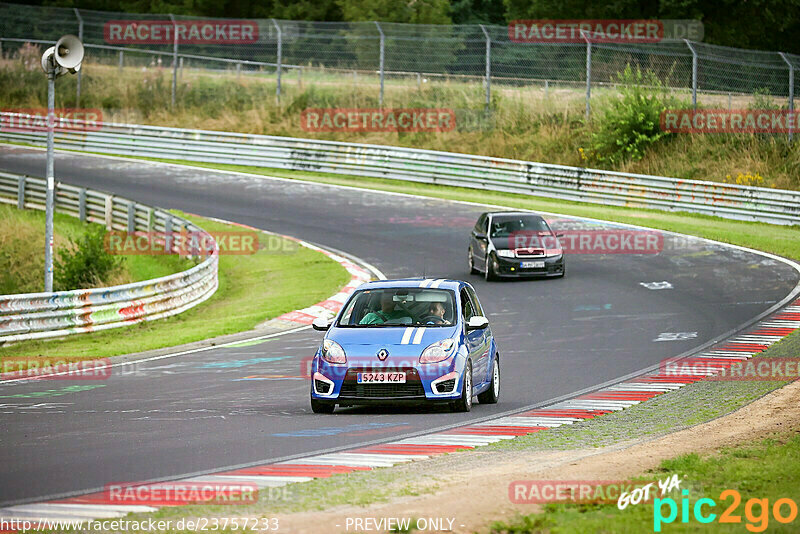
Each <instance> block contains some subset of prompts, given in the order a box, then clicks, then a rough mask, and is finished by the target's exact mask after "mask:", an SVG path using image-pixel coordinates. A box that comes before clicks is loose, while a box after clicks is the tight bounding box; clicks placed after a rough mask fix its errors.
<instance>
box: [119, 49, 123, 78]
mask: <svg viewBox="0 0 800 534" xmlns="http://www.w3.org/2000/svg"><path fill="white" fill-rule="evenodd" d="M123 62H124V59H123V57H122V50H120V51H119V73H120V74H122V67H123Z"/></svg>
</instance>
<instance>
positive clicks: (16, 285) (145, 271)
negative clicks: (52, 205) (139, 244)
mask: <svg viewBox="0 0 800 534" xmlns="http://www.w3.org/2000/svg"><path fill="white" fill-rule="evenodd" d="M88 224H90V223H81V222H80V221H79V220H78V219H76V218H75V217H71V216H69V215H64V214H60V213H56V214H54V217H53V228H54V233H55V237H54V253H55V255H56V257H58V252H59V250H63V249H64V248H65V247H67V246H70V240H71V239H72V240H77V239H78V237H80V236H81V235H82V234H83V233H84V231H85V229H86V228H87V226H88ZM44 234H45V214H44V212H42V211H39V210H19V209H17V208H16V207H14V206H9V205H7V204H0V295H6V294H12V293H39V292H41V291H44V241H45V239H44ZM120 258H121V259H122V266H121V268H120V270H119V271H118V272H115V273H113V274H112V275H110V276H109V278H108V279H106V280H102V281H101V282H102V283H101V284H100V285H104V286H105V285H117V284H124V283H128V282H137V281H140V280H149V279H152V278H158V277H161V276H167V275H170V274H173V273H176V272H179V271H182V270H185V269H188V268H189V267H191V263H190V262H188V261H187V260H185V259H183V258H180V257H178V256H120ZM74 289H78V288H74Z"/></svg>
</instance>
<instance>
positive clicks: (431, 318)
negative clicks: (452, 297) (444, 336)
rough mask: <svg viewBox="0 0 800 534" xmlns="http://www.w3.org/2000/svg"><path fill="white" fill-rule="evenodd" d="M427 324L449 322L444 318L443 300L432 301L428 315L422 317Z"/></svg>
mask: <svg viewBox="0 0 800 534" xmlns="http://www.w3.org/2000/svg"><path fill="white" fill-rule="evenodd" d="M422 320H423V321H424V322H425V323H426V324H449V323H450V321H447V320H446V319H445V318H444V304H443V303H441V302H431V305H430V307H429V308H428V315H427V316H425V317H423V319H422Z"/></svg>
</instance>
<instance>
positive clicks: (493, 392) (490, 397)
mask: <svg viewBox="0 0 800 534" xmlns="http://www.w3.org/2000/svg"><path fill="white" fill-rule="evenodd" d="M499 398H500V358H499V357H498V356H497V354H495V355H494V365H492V384H491V385H490V386H489V389H487V390H486V391H484V392H483V393H480V394H479V395H478V402H480V403H481V404H497V399H499Z"/></svg>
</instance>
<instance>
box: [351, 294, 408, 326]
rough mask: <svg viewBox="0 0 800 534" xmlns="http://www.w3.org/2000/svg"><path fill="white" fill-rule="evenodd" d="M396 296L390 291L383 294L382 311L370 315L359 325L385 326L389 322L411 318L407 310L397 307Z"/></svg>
mask: <svg viewBox="0 0 800 534" xmlns="http://www.w3.org/2000/svg"><path fill="white" fill-rule="evenodd" d="M393 297H394V295H393V294H392V293H390V292H388V291H384V292H383V293H381V309H380V310H377V311H374V312H371V313H368V314H366V315H365V316H364V318H363V319H361V321H359V323H358V324H383V323H385V322H387V321H394V320H397V319H402V318H403V317H409V315H408V312H406V311H405V310H403V309H402V308H401V309H397V308H396V307H395V302H394V298H393Z"/></svg>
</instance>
